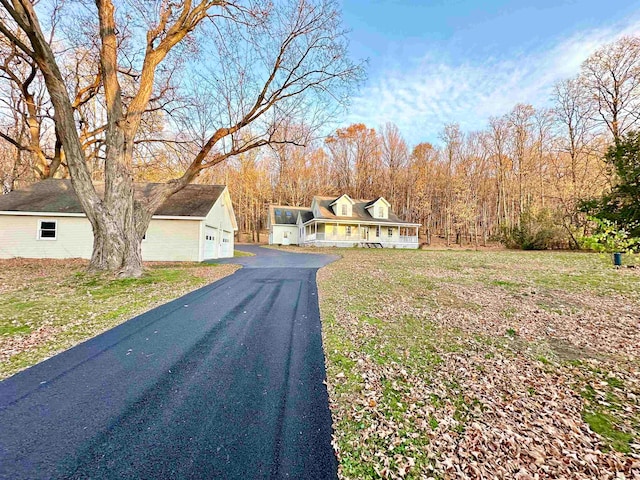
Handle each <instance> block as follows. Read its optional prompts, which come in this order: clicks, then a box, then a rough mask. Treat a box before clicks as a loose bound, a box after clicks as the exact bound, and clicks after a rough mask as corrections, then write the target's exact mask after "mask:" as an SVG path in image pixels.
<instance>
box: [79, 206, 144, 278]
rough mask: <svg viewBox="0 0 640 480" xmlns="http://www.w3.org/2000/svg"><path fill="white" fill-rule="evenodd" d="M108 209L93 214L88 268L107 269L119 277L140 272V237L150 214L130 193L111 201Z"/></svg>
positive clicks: (98, 270) (139, 273)
mask: <svg viewBox="0 0 640 480" xmlns="http://www.w3.org/2000/svg"><path fill="white" fill-rule="evenodd" d="M110 207H111V208H110V209H109V211H108V212H105V214H103V215H96V216H95V221H93V222H92V226H93V254H92V256H91V262H90V263H89V270H90V271H93V272H101V271H109V272H114V273H117V275H118V276H121V277H139V276H140V275H142V271H143V268H142V248H141V243H142V237H143V236H144V234H145V232H146V230H147V227H148V225H149V222H150V219H151V214H150V213H149V212H147V211H145V209H144V207H143V206H141V205H138V204H137V203H136V202H135V201H134V200H133V198H132V196H128V197H121V198H119V199H117V200H115V201H112V202H111V205H110Z"/></svg>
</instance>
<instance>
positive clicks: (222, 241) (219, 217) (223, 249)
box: [200, 190, 235, 260]
mask: <svg viewBox="0 0 640 480" xmlns="http://www.w3.org/2000/svg"><path fill="white" fill-rule="evenodd" d="M232 212H233V207H232V205H231V198H230V197H229V194H228V192H227V191H226V190H225V192H224V193H223V194H222V195H220V197H219V198H218V200H216V203H214V204H213V207H211V210H209V213H208V214H207V216H206V218H205V220H204V224H205V228H204V229H203V231H202V232H201V235H202V242H201V244H202V255H201V257H200V259H201V260H210V259H215V258H230V257H233V250H234V240H235V235H234V233H235V224H234V222H233V219H232V218H231V215H232ZM205 231H206V232H205ZM212 232H213V233H212ZM205 235H213V237H214V238H215V240H214V246H213V256H208V255H209V251H207V252H206V253H205V251H204V245H205V241H206V238H205Z"/></svg>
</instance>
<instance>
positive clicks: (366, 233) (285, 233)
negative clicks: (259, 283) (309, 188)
mask: <svg viewBox="0 0 640 480" xmlns="http://www.w3.org/2000/svg"><path fill="white" fill-rule="evenodd" d="M267 224H268V228H269V243H270V244H273V245H310V246H316V247H353V246H361V247H378V248H418V229H419V227H420V224H419V223H411V222H406V221H404V220H402V219H401V218H400V217H398V216H397V215H396V214H395V213H394V212H393V210H392V208H391V204H390V203H389V202H388V201H387V200H385V199H384V198H383V197H379V198H376V199H373V200H356V199H352V198H351V197H350V196H349V195H346V194H344V195H340V196H339V197H337V198H336V197H323V196H315V197H313V200H312V202H311V206H310V207H309V208H305V207H288V206H284V205H271V206H270V207H269V214H268V219H267Z"/></svg>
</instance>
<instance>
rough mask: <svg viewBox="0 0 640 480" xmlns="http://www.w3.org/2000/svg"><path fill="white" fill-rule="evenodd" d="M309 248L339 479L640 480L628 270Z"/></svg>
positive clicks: (639, 344)
mask: <svg viewBox="0 0 640 480" xmlns="http://www.w3.org/2000/svg"><path fill="white" fill-rule="evenodd" d="M303 251H310V250H308V249H304V250H303ZM319 252H321V253H340V254H342V255H343V257H344V258H343V259H342V260H340V261H338V262H335V263H333V264H331V265H329V266H327V267H325V268H323V269H322V270H320V272H319V274H318V283H319V289H320V300H321V313H322V318H323V335H324V342H325V352H326V354H327V372H328V373H327V374H328V387H329V394H330V401H331V408H332V415H333V419H334V429H335V435H334V447H335V449H336V451H337V452H338V456H339V462H340V477H341V478H349V479H366V478H379V477H383V478H503V479H513V478H519V479H533V478H576V479H577V478H594V479H606V478H640V356H639V355H638V353H639V350H640V271H639V270H638V269H621V270H614V269H613V268H612V267H611V260H610V259H609V258H604V257H601V256H599V255H595V254H580V253H551V252H540V253H533V252H507V251H497V252H473V251H454V252H452V251H401V250H361V249H344V250H337V251H334V250H331V251H330V252H329V251H328V250H327V249H324V250H319ZM636 263H638V262H637V260H636Z"/></svg>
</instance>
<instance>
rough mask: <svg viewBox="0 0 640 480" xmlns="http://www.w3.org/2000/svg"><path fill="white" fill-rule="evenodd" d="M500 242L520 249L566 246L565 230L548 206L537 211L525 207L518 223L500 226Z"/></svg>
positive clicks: (544, 248)
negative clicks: (509, 226) (513, 225)
mask: <svg viewBox="0 0 640 480" xmlns="http://www.w3.org/2000/svg"><path fill="white" fill-rule="evenodd" d="M502 242H503V243H504V244H505V246H506V247H507V248H519V249H522V250H548V249H551V248H567V247H568V244H569V242H568V240H567V235H566V232H564V230H563V229H562V227H561V226H560V225H559V224H558V222H557V221H556V219H555V216H554V214H553V212H552V211H551V210H549V209H548V208H543V209H540V210H538V211H534V210H532V209H527V210H525V211H524V212H522V214H520V225H517V226H515V227H512V228H506V227H503V228H502Z"/></svg>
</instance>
